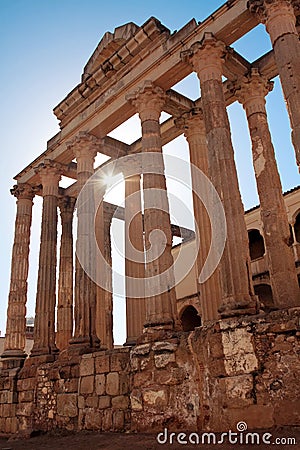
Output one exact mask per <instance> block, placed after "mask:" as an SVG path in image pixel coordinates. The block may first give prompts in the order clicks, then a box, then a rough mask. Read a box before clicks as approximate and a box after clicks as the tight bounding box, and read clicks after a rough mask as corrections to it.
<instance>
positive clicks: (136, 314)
mask: <svg viewBox="0 0 300 450" xmlns="http://www.w3.org/2000/svg"><path fill="white" fill-rule="evenodd" d="M140 181H141V177H140V175H135V176H132V177H128V178H125V276H126V329H127V339H126V344H127V345H133V344H135V343H136V341H137V338H138V337H139V336H140V335H141V334H142V332H143V325H144V323H145V320H146V305H145V298H144V297H145V292H141V293H140V296H139V298H133V297H130V294H129V292H131V290H133V289H134V280H132V279H133V278H145V262H144V260H143V261H140V258H139V257H137V256H136V255H135V251H138V252H141V253H144V237H143V217H142V202H141V190H140ZM141 253H139V255H141Z"/></svg>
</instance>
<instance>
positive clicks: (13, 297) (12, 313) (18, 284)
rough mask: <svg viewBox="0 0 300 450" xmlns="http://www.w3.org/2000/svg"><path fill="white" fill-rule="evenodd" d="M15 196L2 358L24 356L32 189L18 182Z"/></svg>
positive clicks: (13, 192)
mask: <svg viewBox="0 0 300 450" xmlns="http://www.w3.org/2000/svg"><path fill="white" fill-rule="evenodd" d="M11 193H12V195H14V196H15V197H16V198H17V213H16V221H15V237H14V245H13V250H12V259H11V277H10V290H9V297H8V308H7V322H6V334H5V341H4V352H3V354H2V355H1V357H2V358H12V359H24V358H25V357H26V353H25V352H24V348H25V342H26V337H25V332H26V302H27V277H28V268H29V261H28V258H29V244H30V229H31V219H32V205H33V202H32V200H33V197H34V195H35V189H34V188H33V187H32V186H30V185H28V184H18V185H15V186H14V187H13V189H11Z"/></svg>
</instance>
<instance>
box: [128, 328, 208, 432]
mask: <svg viewBox="0 0 300 450" xmlns="http://www.w3.org/2000/svg"><path fill="white" fill-rule="evenodd" d="M130 362H131V370H132V373H133V389H132V391H131V409H132V423H131V427H132V430H134V431H149V427H150V429H151V430H152V431H154V430H157V431H161V430H162V428H163V427H166V426H167V427H169V428H171V429H186V430H187V429H188V430H196V429H197V418H198V416H199V385H198V371H197V368H196V367H195V360H194V358H193V356H192V353H191V349H190V344H189V338H188V333H182V334H181V336H178V337H175V338H172V339H170V340H168V341H158V342H155V343H147V344H142V345H138V346H136V347H135V348H133V349H132V351H131V357H130Z"/></svg>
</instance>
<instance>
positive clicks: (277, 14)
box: [248, 0, 300, 166]
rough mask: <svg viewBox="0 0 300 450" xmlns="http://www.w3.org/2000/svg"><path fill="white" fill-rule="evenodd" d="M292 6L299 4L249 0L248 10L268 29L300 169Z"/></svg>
mask: <svg viewBox="0 0 300 450" xmlns="http://www.w3.org/2000/svg"><path fill="white" fill-rule="evenodd" d="M293 6H295V7H296V6H299V1H298V0H249V1H248V8H249V10H250V11H251V12H253V13H256V14H257V16H258V18H259V20H260V21H261V22H262V23H264V24H265V25H266V29H267V31H268V33H269V35H270V38H271V41H272V45H273V48H274V56H275V61H276V65H277V67H278V72H279V76H280V81H281V85H282V90H283V93H284V96H285V100H286V104H287V108H288V112H289V116H290V121H291V127H292V141H293V145H294V147H295V153H296V159H297V164H298V166H300V42H299V35H298V32H297V29H296V16H295V13H294V8H293Z"/></svg>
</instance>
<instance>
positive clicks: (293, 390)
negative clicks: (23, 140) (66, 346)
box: [0, 308, 300, 435]
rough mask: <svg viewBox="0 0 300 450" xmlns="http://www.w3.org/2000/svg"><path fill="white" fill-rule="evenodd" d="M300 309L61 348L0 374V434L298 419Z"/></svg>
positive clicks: (262, 424) (219, 427)
mask: <svg viewBox="0 0 300 450" xmlns="http://www.w3.org/2000/svg"><path fill="white" fill-rule="evenodd" d="M299 337H300V309H296V308H294V309H289V310H285V311H274V312H272V313H270V314H262V315H258V316H255V317H253V316H252V317H240V318H237V319H232V318H231V319H224V320H221V321H218V322H214V323H213V322H212V323H210V324H208V325H206V326H204V327H201V328H198V329H196V330H195V331H194V332H192V333H175V334H174V335H172V336H171V337H170V338H169V339H165V340H161V339H160V340H159V341H156V342H150V343H149V342H148V343H142V344H139V345H137V346H135V347H132V348H131V349H130V348H129V347H124V348H119V349H114V350H109V351H99V352H95V353H89V354H85V355H82V356H78V355H77V356H74V355H73V356H70V355H69V356H68V354H67V352H64V353H62V354H61V355H60V357H59V359H58V360H57V361H55V362H48V363H45V362H44V363H42V362H41V361H40V362H39V363H38V360H35V361H36V364H34V359H33V358H29V359H27V360H26V362H25V365H24V367H23V368H22V369H21V370H20V369H19V368H15V367H9V364H7V367H6V368H5V369H4V368H3V369H2V372H1V375H0V432H3V433H9V434H14V433H16V432H17V431H18V432H20V433H23V434H25V435H26V434H29V433H31V432H32V431H37V430H44V431H48V430H52V429H56V428H61V429H67V430H102V431H138V432H141V431H147V432H148V431H149V430H151V431H162V430H163V429H164V428H165V427H166V428H168V429H169V430H185V431H189V430H191V431H194V430H199V431H200V430H213V431H227V430H228V429H235V426H236V423H237V422H239V421H245V422H246V423H247V424H248V427H249V428H250V429H251V428H252V429H254V428H256V429H259V428H272V427H277V426H285V425H289V426H293V425H300V401H299V398H300V396H299V373H300V370H299V369H300V360H299V351H300V345H299Z"/></svg>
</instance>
